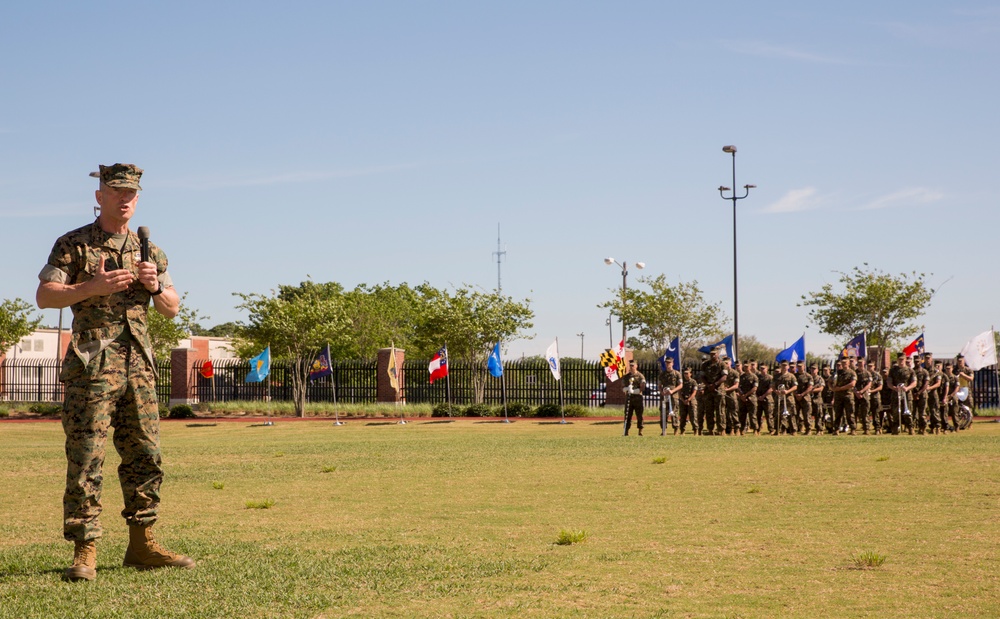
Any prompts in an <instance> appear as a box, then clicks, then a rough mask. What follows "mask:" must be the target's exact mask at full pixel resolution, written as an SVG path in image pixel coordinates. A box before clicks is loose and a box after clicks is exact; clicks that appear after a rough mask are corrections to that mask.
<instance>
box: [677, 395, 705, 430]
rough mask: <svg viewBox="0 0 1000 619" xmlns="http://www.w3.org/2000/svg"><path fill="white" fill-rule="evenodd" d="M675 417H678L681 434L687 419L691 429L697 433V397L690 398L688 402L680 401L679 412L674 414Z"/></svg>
mask: <svg viewBox="0 0 1000 619" xmlns="http://www.w3.org/2000/svg"><path fill="white" fill-rule="evenodd" d="M675 418H679V419H680V431H681V434H684V428H685V426H687V423H688V422H689V421H690V422H691V431H692V432H694V433H695V434H697V433H698V428H699V427H700V426H699V425H698V424H699V423H700V421H698V419H699V418H700V415H698V398H695V399H694V400H692V401H691V403H690V404H685V403H684V402H681V403H680V414H679V415H676V416H675Z"/></svg>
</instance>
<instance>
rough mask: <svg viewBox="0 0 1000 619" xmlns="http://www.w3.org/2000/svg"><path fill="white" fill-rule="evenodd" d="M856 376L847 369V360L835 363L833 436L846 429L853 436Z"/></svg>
mask: <svg viewBox="0 0 1000 619" xmlns="http://www.w3.org/2000/svg"><path fill="white" fill-rule="evenodd" d="M857 380H858V376H857V374H855V373H854V370H852V369H851V368H850V367H848V363H847V359H840V360H839V361H837V373H836V374H834V377H833V435H834V436H836V435H838V434H840V429H841V428H843V427H845V426H846V427H847V428H848V430H849V432H850V433H851V434H854V385H855V383H856V382H857Z"/></svg>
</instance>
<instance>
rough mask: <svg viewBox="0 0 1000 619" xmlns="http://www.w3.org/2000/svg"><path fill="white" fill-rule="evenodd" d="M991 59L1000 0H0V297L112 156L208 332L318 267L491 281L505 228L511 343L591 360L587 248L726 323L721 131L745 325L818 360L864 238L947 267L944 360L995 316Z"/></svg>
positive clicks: (29, 295) (604, 270)
mask: <svg viewBox="0 0 1000 619" xmlns="http://www.w3.org/2000/svg"><path fill="white" fill-rule="evenodd" d="M998 52H1000V4H998V3H995V2H955V3H941V2H927V1H917V2H914V1H905V2H904V1H893V2H879V3H872V2H854V1H849V2H838V3H821V4H815V3H802V2H767V1H765V2H712V3H681V2H580V1H572V2H569V1H565V2H563V1H559V2H555V1H553V2H546V1H539V0H533V1H530V2H521V1H504V2H493V3H486V2H432V1H428V2H378V1H373V2H295V1H291V2H283V3H274V2H250V1H240V2H169V3H156V4H152V3H148V4H147V3H131V4H127V5H123V4H121V3H106V2H98V3H90V2H87V3H81V2H68V1H67V2H30V3H28V2H22V3H16V4H13V5H11V6H8V7H6V8H5V9H4V11H3V19H2V20H0V59H2V60H0V81H2V84H3V93H4V94H3V97H0V226H2V229H3V231H4V235H3V238H4V246H5V249H6V259H5V260H3V261H2V263H0V298H13V297H22V298H24V299H28V300H33V299H34V291H35V288H36V286H37V273H38V271H39V270H40V268H41V266H42V265H43V264H44V262H45V259H46V257H47V255H48V252H49V250H50V248H51V246H52V243H53V241H54V240H55V239H56V237H57V236H59V235H60V234H62V233H63V232H66V231H68V230H71V229H73V228H76V227H78V226H80V225H83V224H85V223H87V222H88V221H89V220H90V219H91V217H92V214H91V213H92V211H91V207H92V206H93V204H94V200H93V191H94V189H95V185H96V181H94V180H93V179H91V178H89V177H88V176H87V174H88V173H89V172H90V171H92V170H95V169H96V168H97V165H98V164H99V163H105V164H110V163H114V162H118V161H121V162H133V163H136V164H138V165H139V166H141V167H143V168H145V170H146V174H145V176H144V177H143V181H142V185H143V188H144V191H143V193H142V195H141V197H140V201H139V209H138V212H137V215H136V217H135V219H134V220H133V227H135V226H139V225H146V226H148V227H150V229H151V232H152V238H153V240H154V241H155V242H157V243H158V244H160V245H161V247H163V248H164V249H165V250H166V252H167V254H168V256H169V258H170V271H171V273H172V275H173V278H174V281H175V282H176V284H177V288H178V290H179V291H181V292H186V293H187V301H186V302H187V304H188V305H190V306H191V307H193V308H195V309H197V310H198V311H199V312H200V313H201V314H207V315H208V316H210V319H209V320H207V321H205V325H206V326H210V325H213V324H218V323H221V322H225V321H230V320H239V319H241V318H243V316H241V315H240V314H239V313H238V312H237V311H236V310H235V309H234V305H235V298H234V297H233V296H232V293H233V292H234V291H244V292H261V293H266V292H268V291H269V290H271V289H272V288H274V287H276V286H277V285H279V284H297V283H298V282H300V281H302V280H304V279H306V278H307V277H310V276H311V277H312V279H314V280H316V281H331V280H332V281H339V282H341V283H342V284H344V285H345V286H347V287H353V286H354V285H356V284H358V283H363V282H367V283H378V282H385V281H388V282H391V283H399V282H404V281H405V282H409V283H411V284H417V283H420V282H422V281H427V282H429V283H430V284H432V285H434V286H438V287H450V286H453V285H456V286H457V285H461V284H463V283H468V284H472V285H476V286H481V287H482V288H484V289H492V288H494V287H495V286H496V283H497V282H496V278H497V265H496V262H495V259H494V257H493V255H492V252H494V251H495V250H496V242H497V224H498V223H499V224H500V226H501V233H502V237H503V244H504V246H505V249H506V251H507V255H506V261H505V262H504V263H503V264H502V265H501V269H502V277H503V291H504V292H505V293H508V294H511V295H513V296H516V297H520V298H523V297H529V298H530V299H531V300H532V303H531V306H532V308H533V309H534V311H535V313H536V320H535V329H534V333H535V334H536V338H535V340H533V341H531V340H522V341H519V342H512V343H511V344H510V346H509V348H510V354H512V355H520V354H522V353H527V354H542V353H543V352H544V350H545V347H546V346H547V345H548V344H549V343H550V342H551V341H552V339H553V338H554V337H557V336H558V337H559V341H560V345H561V346H560V347H561V349H562V354H563V355H564V356H569V355H574V356H575V355H578V354H579V351H580V338H579V337H577V335H576V334H578V333H580V332H583V333H585V337H584V345H585V349H586V355H587V356H590V357H596V355H597V354H598V352H599V349H601V348H603V347H606V346H607V345H608V329H607V327H605V324H604V320H605V316H604V315H603V313H602V311H601V310H598V309H597V307H596V306H597V305H598V304H599V303H601V302H602V301H604V300H606V299H607V298H608V297H609V296H610V294H611V293H610V292H609V288H613V287H616V286H618V285H620V282H621V277H620V271H618V270H617V268H612V267H608V266H605V264H604V262H603V258H604V257H606V256H613V257H615V258H617V259H619V260H626V261H628V262H629V263H632V262H635V261H643V262H645V263H646V265H647V268H646V270H645V271H644V272H643V273H644V274H648V275H657V274H660V273H663V274H665V275H666V276H667V277H668V278H669V279H670V280H671V281H677V280H678V279H680V280H684V281H690V280H697V281H698V282H699V284H700V285H701V286H702V288H703V290H704V292H705V293H706V297H707V298H708V299H709V300H711V301H718V302H720V303H721V304H722V305H723V307H724V308H725V310H726V312H727V314H729V315H730V317H731V316H732V304H733V298H732V295H733V292H732V287H733V281H732V277H733V272H732V212H731V202H725V201H723V200H722V199H720V197H719V193H718V191H717V189H716V188H717V187H718V186H719V185H722V184H726V185H729V184H730V182H731V168H730V165H731V159H730V157H729V155H726V154H724V153H723V152H722V150H721V147H722V146H723V145H726V144H735V145H737V146H738V148H739V153H738V155H737V161H736V164H737V170H736V172H737V179H736V180H737V184H738V185H740V186H742V185H744V184H747V183H753V184H756V185H757V186H758V189H756V190H753V191H752V192H751V194H750V197H749V198H748V199H746V200H743V201H741V202H740V203H739V215H738V218H739V221H738V234H739V265H740V272H739V282H740V298H739V301H740V332H741V333H743V334H752V335H755V336H757V337H758V339H760V340H762V341H763V342H765V343H767V344H770V345H772V346H781V345H783V344H791V343H792V342H793V341H794V340H795V339H797V338H798V337H799V336H800V335H802V333H803V332H805V333H806V343H807V348H808V349H809V350H810V351H811V352H813V353H820V354H825V353H828V352H829V349H830V346H831V345H833V343H834V342H833V341H832V339H830V338H829V337H827V336H824V335H821V334H819V333H817V332H816V327H815V326H812V327H809V328H807V324H808V318H807V315H806V312H805V310H804V309H802V308H799V307H796V303H797V302H798V301H799V298H800V296H801V295H802V294H805V293H807V292H809V291H812V290H818V289H819V288H820V286H822V285H823V284H824V283H826V282H832V281H835V280H836V278H837V275H836V273H835V272H836V271H847V270H850V269H851V268H852V267H853V266H855V265H859V264H861V263H862V262H867V263H869V264H871V265H873V266H876V267H878V268H881V269H883V270H886V271H889V272H893V273H899V272H903V271H907V272H909V271H914V270H915V271H918V272H927V273H933V275H931V276H930V277H929V280H930V282H931V284H932V285H933V286H935V287H937V286H938V285H940V284H941V283H942V282H945V281H947V284H946V285H944V286H943V287H941V289H940V291H939V293H938V294H937V296H936V297H935V298H934V301H933V303H932V306H931V308H930V311H929V312H928V313H927V314H926V316H925V317H924V319H923V323H924V324H925V326H926V341H927V347H928V349H929V350H933V351H934V352H936V353H937V354H939V355H943V354H953V353H955V352H957V351H958V350H959V349H960V348H961V347H962V345H963V344H964V342H965V341H966V340H968V339H969V338H971V337H972V336H974V335H975V334H977V333H979V332H981V331H984V330H986V329H988V328H990V326H991V325H992V324H996V323H998V322H1000V316H998V312H997V309H998V300H1000V298H998V297H1000V292H998V287H997V286H996V281H997V276H996V266H995V264H996V259H995V256H996V255H997V251H998V250H997V248H996V246H995V243H994V242H993V241H994V238H993V237H994V235H995V230H996V229H997V219H998V212H1000V209H998V205H997V202H998V197H997V196H998V189H996V188H995V185H996V176H997V169H998V165H997V164H998V147H1000V139H998V138H1000V136H998V133H1000V123H998V122H997V119H996V114H997V105H998V103H997V102H998V101H1000V96H998V94H1000V93H998V90H1000V80H998V79H997V67H998V66H1000V53H998ZM636 275H638V272H636V271H632V277H631V278H630V281H633V282H634V281H635V276H636ZM42 315H43V317H44V319H45V322H46V323H48V324H53V325H54V324H55V323H56V320H57V312H56V311H54V310H46V311H45V312H43V314H42ZM615 331H616V332H619V327H618V326H615ZM387 344H388V342H387Z"/></svg>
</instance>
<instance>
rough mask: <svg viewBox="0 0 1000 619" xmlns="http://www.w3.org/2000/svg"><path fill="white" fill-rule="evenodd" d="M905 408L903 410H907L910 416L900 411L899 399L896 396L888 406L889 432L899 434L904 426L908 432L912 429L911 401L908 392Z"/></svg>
mask: <svg viewBox="0 0 1000 619" xmlns="http://www.w3.org/2000/svg"><path fill="white" fill-rule="evenodd" d="M905 397H906V406H905V410H909V411H910V414H909V415H906V414H904V413H905V411H900V400H901V398H900V397H899V396H898V395H896V396H895V397H894V398H893V399H892V401H891V404H889V428H888V429H889V430H890V431H891V432H892V433H893V434H899V432H900V431H901V430H902V429H903V427H904V426H905V427H906V428H907V429H908V430H912V429H913V400H912V399H911V397H910V392H909V391H907V392H906V396H905Z"/></svg>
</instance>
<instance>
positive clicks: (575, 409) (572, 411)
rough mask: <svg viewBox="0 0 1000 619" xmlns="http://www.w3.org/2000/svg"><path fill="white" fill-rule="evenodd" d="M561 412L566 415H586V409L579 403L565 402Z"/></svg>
mask: <svg viewBox="0 0 1000 619" xmlns="http://www.w3.org/2000/svg"><path fill="white" fill-rule="evenodd" d="M563 414H565V415H566V416H567V417H586V416H587V409H586V408H584V407H582V406H580V405H579V404H567V405H566V406H564V407H563Z"/></svg>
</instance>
